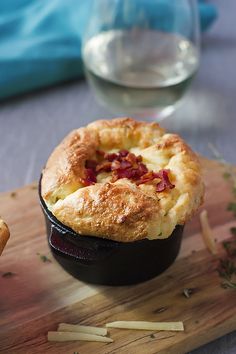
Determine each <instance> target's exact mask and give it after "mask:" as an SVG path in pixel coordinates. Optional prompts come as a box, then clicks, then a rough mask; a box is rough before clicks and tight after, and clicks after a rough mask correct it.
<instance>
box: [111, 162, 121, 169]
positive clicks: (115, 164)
mask: <svg viewBox="0 0 236 354" xmlns="http://www.w3.org/2000/svg"><path fill="white" fill-rule="evenodd" d="M119 168H120V161H118V160H114V161H112V163H111V170H112V171H114V170H118V169H119Z"/></svg>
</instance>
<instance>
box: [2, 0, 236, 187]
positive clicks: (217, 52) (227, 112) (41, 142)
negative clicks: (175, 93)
mask: <svg viewBox="0 0 236 354" xmlns="http://www.w3.org/2000/svg"><path fill="white" fill-rule="evenodd" d="M83 4H85V2H83V1H73V2H72V1H67V2H66V3H65V2H62V1H60V0H53V1H50V4H49V3H48V2H47V1H40V2H38V1H26V0H24V1H23V0H21V1H20V0H18V1H15V6H16V7H15V11H14V13H13V12H12V11H11V9H10V3H9V2H7V1H3V2H1V5H0V7H1V12H0V29H1V30H0V71H1V76H0V97H1V103H0V142H1V147H0V164H1V166H2V168H1V174H0V191H6V190H10V189H12V188H15V187H19V186H22V185H24V184H27V183H30V182H31V181H33V180H35V179H37V178H38V176H39V174H40V171H41V169H42V167H43V165H44V163H45V160H46V159H47V157H48V155H49V154H50V152H51V150H52V149H53V147H54V146H55V145H56V144H57V143H58V142H59V141H60V140H61V139H62V138H63V137H64V136H65V134H66V133H68V132H69V131H70V130H72V129H74V128H77V127H80V126H82V125H86V124H87V123H89V122H91V121H93V120H95V119H99V118H110V117H112V116H117V115H118V114H119V113H120V112H117V114H116V113H114V112H113V113H110V110H109V109H107V108H105V107H104V106H102V105H101V104H100V103H98V102H97V101H96V99H95V97H94V93H93V91H92V90H91V88H90V87H89V85H88V83H87V82H86V81H85V78H84V74H83V67H82V62H81V59H82V54H81V38H83V36H84V33H83V31H84V29H85V28H86V23H87V22H88V19H89V14H88V11H90V10H88V9H89V7H87V6H82V5H83ZM71 8H73V11H71ZM198 11H199V14H200V21H201V23H200V24H201V54H200V63H199V68H198V70H197V73H196V76H195V78H194V79H193V81H192V83H191V85H190V87H189V89H188V90H187V92H186V95H185V96H184V98H183V100H182V103H181V105H179V107H177V109H176V111H174V112H173V113H172V114H171V115H170V116H169V117H167V118H165V119H164V120H163V121H162V123H161V124H162V125H163V126H164V127H166V128H167V129H168V130H170V131H175V132H177V133H179V134H181V135H182V136H183V137H184V138H185V139H186V140H187V142H188V143H189V144H191V146H192V147H193V148H194V149H195V150H196V151H197V152H198V153H200V154H203V155H204V156H208V157H212V151H211V150H210V149H209V143H212V144H213V145H215V146H216V147H217V149H218V150H219V151H220V153H221V154H222V155H223V157H224V158H225V159H226V160H228V161H229V162H232V163H236V157H235V154H234V150H235V148H236V146H235V145H236V142H235V141H236V139H235V132H236V129H235V127H236V120H235V112H236V104H235V92H236V83H235V74H234V71H235V59H236V30H235V23H234V22H235V19H234V14H235V11H236V3H235V1H233V0H228V1H226V2H222V1H220V0H212V1H210V2H206V1H199V2H198ZM32 15H34V16H32ZM90 15H91V12H90ZM68 18H69V19H70V21H69V23H68ZM147 118H148V117H147Z"/></svg>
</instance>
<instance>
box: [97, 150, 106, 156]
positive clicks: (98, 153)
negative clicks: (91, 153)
mask: <svg viewBox="0 0 236 354" xmlns="http://www.w3.org/2000/svg"><path fill="white" fill-rule="evenodd" d="M96 154H97V155H98V156H101V157H104V155H105V152H104V151H102V150H96Z"/></svg>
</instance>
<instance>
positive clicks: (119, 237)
mask: <svg viewBox="0 0 236 354" xmlns="http://www.w3.org/2000/svg"><path fill="white" fill-rule="evenodd" d="M121 149H127V150H129V151H130V152H132V153H134V154H136V155H141V156H142V158H143V162H144V164H145V165H146V166H147V168H148V169H149V170H153V171H155V172H158V171H159V170H160V169H164V168H165V169H169V170H170V179H171V182H172V183H173V184H174V185H175V188H173V189H167V190H165V191H163V192H156V188H155V185H154V183H152V182H151V183H149V184H140V185H136V184H135V183H133V182H132V181H130V180H128V179H127V178H122V179H119V180H117V181H116V182H111V178H110V177H109V175H108V174H107V173H101V174H100V175H99V176H98V177H97V180H98V183H96V184H94V185H91V186H88V187H84V186H83V184H82V183H81V178H83V177H84V176H85V161H86V160H89V159H93V158H94V156H95V154H96V150H103V151H106V152H111V151H112V152H114V151H118V150H121ZM41 193H42V197H43V199H44V201H45V202H46V204H47V206H48V208H49V209H50V210H51V212H52V213H53V214H54V215H55V217H56V218H57V219H58V220H60V221H61V222H62V223H63V224H65V225H67V226H69V227H70V228H72V229H73V230H74V231H76V232H77V233H78V234H80V235H91V236H97V237H103V238H107V239H111V240H116V241H121V242H130V241H135V240H141V239H144V238H148V239H156V238H167V237H169V236H170V235H171V233H172V232H173V230H174V228H175V226H176V225H180V224H184V223H185V222H186V221H187V220H188V219H189V218H190V217H191V216H192V214H193V213H194V212H195V211H196V210H197V209H198V207H199V206H200V204H201V203H202V200H203V194H204V185H203V181H202V175H201V169H200V164H199V161H198V158H197V156H196V155H195V153H194V152H193V151H192V150H191V149H190V147H189V146H188V145H187V144H186V143H185V142H184V141H183V140H182V139H181V138H180V137H179V136H178V135H175V134H166V133H165V131H164V130H163V129H161V128H160V126H159V125H158V124H157V123H145V122H137V121H135V120H133V119H131V118H117V119H112V120H100V121H96V122H94V123H91V124H89V125H88V126H87V127H85V128H80V129H77V130H74V131H73V132H71V133H70V134H69V135H68V136H67V137H66V138H65V139H64V140H63V141H62V143H61V144H60V145H59V146H57V147H56V149H55V150H54V151H53V153H52V154H51V156H50V158H49V160H48V162H47V164H46V167H45V169H44V171H43V176H42V182H41Z"/></svg>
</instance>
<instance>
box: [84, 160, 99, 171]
mask: <svg viewBox="0 0 236 354" xmlns="http://www.w3.org/2000/svg"><path fill="white" fill-rule="evenodd" d="M97 164H98V163H97V161H95V160H87V161H86V162H85V167H86V168H90V169H92V170H95V169H96V167H97Z"/></svg>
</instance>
